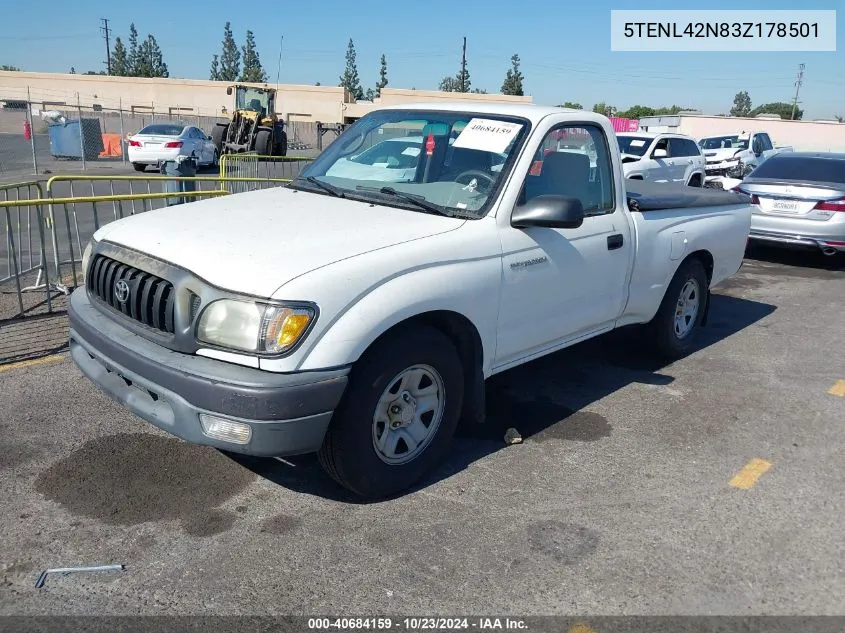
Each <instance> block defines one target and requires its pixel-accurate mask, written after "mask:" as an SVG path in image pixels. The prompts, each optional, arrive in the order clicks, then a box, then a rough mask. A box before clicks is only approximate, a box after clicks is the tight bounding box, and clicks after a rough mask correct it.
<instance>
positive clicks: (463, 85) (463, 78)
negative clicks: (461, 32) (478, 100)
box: [461, 37, 467, 92]
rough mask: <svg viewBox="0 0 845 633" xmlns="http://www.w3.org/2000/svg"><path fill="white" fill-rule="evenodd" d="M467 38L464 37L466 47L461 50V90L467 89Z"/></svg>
mask: <svg viewBox="0 0 845 633" xmlns="http://www.w3.org/2000/svg"><path fill="white" fill-rule="evenodd" d="M466 78H467V38H466V37H465V38H464V47H463V51H462V52H461V92H466V91H467V86H466V83H467V80H466Z"/></svg>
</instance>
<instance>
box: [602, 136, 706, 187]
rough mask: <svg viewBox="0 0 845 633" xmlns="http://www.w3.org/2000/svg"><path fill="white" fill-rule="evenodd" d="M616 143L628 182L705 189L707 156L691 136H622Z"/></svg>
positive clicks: (617, 137) (617, 138) (618, 137)
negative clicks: (675, 184)
mask: <svg viewBox="0 0 845 633" xmlns="http://www.w3.org/2000/svg"><path fill="white" fill-rule="evenodd" d="M616 140H617V142H618V144H619V151H620V152H621V156H622V170H623V172H624V173H625V177H626V178H631V179H634V180H648V181H650V182H674V183H678V184H684V185H689V186H691V187H701V186H702V185H704V156H703V155H702V153H701V150H700V149H699V148H698V145H696V143H695V140H694V139H692V138H690V137H689V136H684V135H683V134H654V133H651V134H650V133H648V132H619V133H617V134H616Z"/></svg>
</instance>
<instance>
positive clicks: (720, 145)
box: [698, 135, 748, 149]
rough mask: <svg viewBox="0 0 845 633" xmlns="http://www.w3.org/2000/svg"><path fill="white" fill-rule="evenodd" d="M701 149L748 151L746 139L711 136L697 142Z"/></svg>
mask: <svg viewBox="0 0 845 633" xmlns="http://www.w3.org/2000/svg"><path fill="white" fill-rule="evenodd" d="M698 146H699V147H700V148H701V149H748V139H740V138H739V136H738V135H734V136H712V137H710V138H703V139H701V140H700V141H699V142H698Z"/></svg>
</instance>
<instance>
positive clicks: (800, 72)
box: [789, 64, 804, 121]
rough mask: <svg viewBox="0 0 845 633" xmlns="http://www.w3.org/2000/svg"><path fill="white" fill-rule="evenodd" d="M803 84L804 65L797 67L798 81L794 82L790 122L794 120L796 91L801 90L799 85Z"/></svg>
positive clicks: (796, 100)
mask: <svg viewBox="0 0 845 633" xmlns="http://www.w3.org/2000/svg"><path fill="white" fill-rule="evenodd" d="M802 83H804V64H799V65H798V79H796V80H795V98H794V99H793V100H792V115H791V116H790V117H789V118H790V120H792V121H794V120H795V110H796V108H797V107H798V91H799V90H801V84H802Z"/></svg>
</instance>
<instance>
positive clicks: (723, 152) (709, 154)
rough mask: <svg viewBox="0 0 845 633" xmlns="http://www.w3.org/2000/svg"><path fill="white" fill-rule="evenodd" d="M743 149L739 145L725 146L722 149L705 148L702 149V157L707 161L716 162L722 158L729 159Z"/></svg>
mask: <svg viewBox="0 0 845 633" xmlns="http://www.w3.org/2000/svg"><path fill="white" fill-rule="evenodd" d="M742 151H743V150H742V149H741V148H739V147H725V148H722V149H706V150H704V158H705V160H707V162H710V163H712V162H716V161H723V160H730V159H731V158H733V157H734V156H735V155H736V154H738V153H740V152H742Z"/></svg>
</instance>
